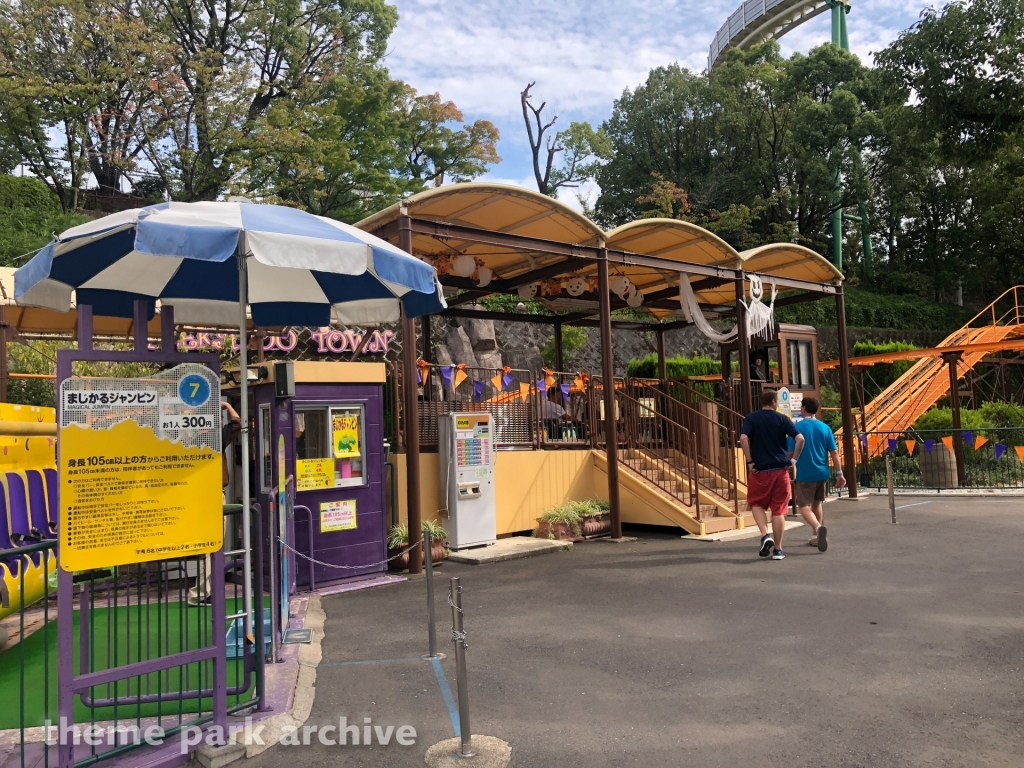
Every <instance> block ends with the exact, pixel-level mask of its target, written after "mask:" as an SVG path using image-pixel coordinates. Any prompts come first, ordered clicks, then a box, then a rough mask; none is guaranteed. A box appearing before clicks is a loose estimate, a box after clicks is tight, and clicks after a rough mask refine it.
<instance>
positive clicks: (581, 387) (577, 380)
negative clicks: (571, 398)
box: [573, 376, 587, 392]
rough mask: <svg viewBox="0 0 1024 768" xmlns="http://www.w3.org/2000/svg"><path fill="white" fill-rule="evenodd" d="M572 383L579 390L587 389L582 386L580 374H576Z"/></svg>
mask: <svg viewBox="0 0 1024 768" xmlns="http://www.w3.org/2000/svg"><path fill="white" fill-rule="evenodd" d="M573 384H575V385H576V389H578V390H579V391H580V392H585V391H586V389H587V388H586V386H584V384H583V377H582V376H577V377H576V378H575V379H574V380H573Z"/></svg>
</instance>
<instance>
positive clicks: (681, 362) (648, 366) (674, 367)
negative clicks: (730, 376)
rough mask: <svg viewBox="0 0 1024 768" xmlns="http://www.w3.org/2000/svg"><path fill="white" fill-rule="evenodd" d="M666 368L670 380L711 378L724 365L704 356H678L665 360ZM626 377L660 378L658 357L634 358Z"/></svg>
mask: <svg viewBox="0 0 1024 768" xmlns="http://www.w3.org/2000/svg"><path fill="white" fill-rule="evenodd" d="M665 368H666V371H667V373H668V377H669V378H670V379H679V378H682V377H684V376H709V375H711V374H715V373H721V372H722V363H721V361H719V360H712V359H711V358H710V357H704V356H703V355H697V356H695V357H683V356H682V355H677V356H676V357H669V358H666V359H665ZM626 375H627V376H636V377H638V378H643V379H656V378H658V356H657V355H656V354H653V353H651V354H650V355H647V357H641V358H635V357H634V358H633V359H632V360H630V361H629V365H628V366H626Z"/></svg>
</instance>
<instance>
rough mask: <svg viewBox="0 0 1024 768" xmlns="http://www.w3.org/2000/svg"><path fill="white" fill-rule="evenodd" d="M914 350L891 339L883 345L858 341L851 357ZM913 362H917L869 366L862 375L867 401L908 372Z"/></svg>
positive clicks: (899, 361) (910, 346)
mask: <svg viewBox="0 0 1024 768" xmlns="http://www.w3.org/2000/svg"><path fill="white" fill-rule="evenodd" d="M915 349H917V347H915V346H914V345H913V344H908V343H907V342H905V341H893V340H891V339H890V340H889V341H887V342H883V343H877V342H874V341H858V342H857V343H856V344H854V345H853V356H854V357H865V356H867V355H884V354H886V353H889V352H912V351H913V350H915ZM915 362H917V361H916V360H897V361H896V362H895V363H880V364H878V365H873V366H871V368H869V369H868V371H867V373H866V374H865V375H864V388H865V389H866V390H867V393H866V394H867V398H868V400H873V399H874V398H875V397H876V396H877V395H878V394H879V393H880V392H881V391H882V390H883V389H885V388H886V387H888V386H889V385H890V384H892V383H893V382H894V381H896V379H898V378H899V377H900V376H902V375H903V374H904V373H906V372H907V371H909V370H910V368H911V366H912V365H914V363H915Z"/></svg>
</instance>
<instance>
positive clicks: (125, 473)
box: [58, 364, 223, 571]
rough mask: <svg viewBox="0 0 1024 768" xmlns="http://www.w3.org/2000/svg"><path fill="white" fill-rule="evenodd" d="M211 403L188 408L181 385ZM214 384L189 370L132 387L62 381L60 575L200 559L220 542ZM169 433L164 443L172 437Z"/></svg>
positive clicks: (118, 382) (201, 371)
mask: <svg viewBox="0 0 1024 768" xmlns="http://www.w3.org/2000/svg"><path fill="white" fill-rule="evenodd" d="M188 379H193V380H195V379H201V380H202V386H205V387H206V388H207V394H208V395H212V394H216V397H208V398H206V399H204V400H203V401H202V402H201V403H199V401H198V400H197V401H196V402H197V403H199V404H198V405H196V406H189V405H188V404H186V403H183V402H181V400H180V398H178V397H177V388H178V385H179V383H180V382H181V381H182V380H188ZM218 400H219V382H218V381H217V377H216V376H215V375H214V374H213V373H212V372H211V371H209V370H208V369H207V368H205V367H204V366H200V365H195V364H187V365H181V366H178V367H176V368H174V369H172V370H170V371H164V372H161V373H158V374H155V375H153V376H150V377H147V378H146V379H145V383H144V384H143V382H141V381H140V380H137V379H84V378H76V379H67V380H65V381H63V382H61V400H60V402H61V412H60V435H59V440H58V450H59V458H58V467H59V472H60V489H61V493H60V505H61V526H60V546H61V549H60V552H61V557H60V566H61V568H63V569H65V570H68V571H76V570H87V569H91V568H106V567H111V566H115V565H125V564H128V563H136V562H144V561H148V560H160V559H164V558H167V557H174V556H182V555H197V554H204V553H208V552H213V551H216V550H217V549H219V548H220V546H221V544H222V539H223V523H222V519H223V514H222V509H221V505H222V495H221V475H222V470H221V454H220V428H219V411H220V404H219V402H218ZM168 433H170V434H168Z"/></svg>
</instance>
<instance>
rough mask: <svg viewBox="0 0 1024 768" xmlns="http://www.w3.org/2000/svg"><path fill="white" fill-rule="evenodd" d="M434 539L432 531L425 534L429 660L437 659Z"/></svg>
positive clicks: (424, 558) (424, 553) (424, 552)
mask: <svg viewBox="0 0 1024 768" xmlns="http://www.w3.org/2000/svg"><path fill="white" fill-rule="evenodd" d="M433 544H434V539H433V537H432V536H431V535H430V531H424V532H423V567H424V568H425V569H426V572H427V575H426V582H427V638H428V641H429V642H428V647H429V648H430V653H429V655H428V656H427V658H430V659H436V658H437V627H436V625H435V622H434V556H433V554H432V553H431V550H432V549H433Z"/></svg>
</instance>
